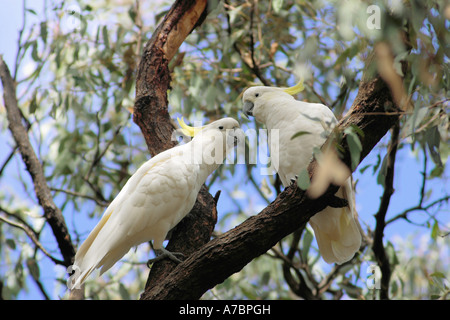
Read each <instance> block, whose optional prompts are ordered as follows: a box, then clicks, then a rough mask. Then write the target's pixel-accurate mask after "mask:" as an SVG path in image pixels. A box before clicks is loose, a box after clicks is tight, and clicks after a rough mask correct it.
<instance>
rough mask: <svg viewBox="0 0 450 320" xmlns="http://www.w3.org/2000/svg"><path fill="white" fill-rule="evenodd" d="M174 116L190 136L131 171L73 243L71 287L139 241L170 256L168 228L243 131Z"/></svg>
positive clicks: (231, 124) (230, 123)
mask: <svg viewBox="0 0 450 320" xmlns="http://www.w3.org/2000/svg"><path fill="white" fill-rule="evenodd" d="M179 122H180V125H181V128H182V131H183V133H184V134H185V135H189V136H193V139H192V140H191V141H190V142H188V143H186V144H182V145H179V146H176V147H173V148H171V149H168V150H166V151H164V152H161V153H159V154H158V155H156V156H154V157H153V158H151V159H150V160H148V161H147V162H145V163H144V164H143V165H142V166H141V167H140V168H139V169H138V170H137V171H136V172H135V173H134V174H133V175H132V176H131V177H130V179H129V180H128V181H127V183H126V184H125V186H124V187H123V188H122V190H121V191H120V193H119V194H118V195H117V196H116V198H115V199H114V200H113V201H112V202H111V204H110V205H109V206H108V208H107V209H106V210H105V212H104V214H103V216H102V218H101V220H100V221H99V223H98V224H97V226H96V227H95V228H94V229H93V230H92V232H91V233H90V234H89V236H88V237H87V239H86V240H85V241H84V242H83V244H82V245H81V246H80V248H79V249H78V251H77V253H76V255H75V262H74V265H73V267H72V270H73V271H74V272H75V273H74V275H72V276H71V279H70V280H71V283H68V285H69V288H70V289H72V288H75V289H77V288H79V287H80V285H81V284H82V283H83V282H84V281H85V280H86V278H87V277H88V276H89V275H90V274H91V273H92V272H93V271H94V270H95V269H97V268H101V273H104V272H105V271H106V270H108V269H109V268H111V267H112V266H113V265H114V264H115V263H116V262H117V261H118V260H119V259H121V258H122V257H123V256H124V255H125V254H126V253H127V252H128V251H129V250H130V248H132V247H134V246H137V245H139V244H141V243H143V242H148V241H151V240H153V248H154V249H155V250H156V251H157V252H158V251H159V252H163V253H164V254H168V256H169V257H171V258H172V259H174V258H175V257H174V256H173V255H171V253H170V252H168V251H167V250H165V249H164V248H163V241H164V240H165V239H166V236H167V233H168V232H169V231H170V230H171V229H172V228H173V227H175V226H176V225H177V224H178V223H179V222H180V221H181V219H183V218H184V217H185V216H186V215H187V214H188V213H189V211H191V209H192V207H193V206H194V204H195V201H196V199H197V194H198V192H199V190H200V188H201V186H202V185H203V184H204V183H205V180H206V178H207V177H208V176H209V175H210V174H211V173H212V172H213V171H214V170H216V169H217V168H218V167H219V165H220V164H221V163H222V162H223V160H224V158H225V156H226V153H227V151H229V150H231V149H232V148H233V147H234V146H235V145H236V142H237V139H239V138H240V137H242V136H243V135H242V134H240V133H239V131H240V129H239V123H238V122H237V121H236V120H235V119H233V118H224V119H220V120H217V121H214V122H212V123H210V124H208V125H205V126H202V127H190V126H187V125H186V124H185V123H184V121H183V120H181V121H180V120H179ZM174 260H176V259H174Z"/></svg>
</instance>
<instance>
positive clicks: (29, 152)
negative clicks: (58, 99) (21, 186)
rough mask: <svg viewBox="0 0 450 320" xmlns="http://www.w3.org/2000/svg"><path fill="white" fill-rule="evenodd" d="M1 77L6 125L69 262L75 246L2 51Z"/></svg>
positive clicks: (63, 254)
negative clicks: (44, 169)
mask: <svg viewBox="0 0 450 320" xmlns="http://www.w3.org/2000/svg"><path fill="white" fill-rule="evenodd" d="M0 77H1V80H2V84H3V98H4V101H5V107H6V112H7V118H8V127H9V129H10V131H11V133H12V135H13V137H14V140H15V142H16V144H17V146H18V147H19V152H20V154H21V156H22V159H23V162H24V163H25V165H26V167H27V170H28V172H29V173H30V175H31V178H32V179H33V183H34V191H35V193H36V197H37V198H38V201H39V204H40V205H41V207H42V208H43V210H44V217H45V219H46V220H47V222H48V223H49V225H50V227H51V228H52V231H53V235H54V236H55V238H56V241H57V242H58V246H59V249H60V251H61V255H62V256H63V258H64V265H66V266H69V265H71V264H72V260H73V257H74V256H75V248H74V247H73V244H72V240H71V238H70V234H69V231H68V229H67V226H66V223H65V221H64V217H63V215H62V213H61V210H60V209H59V208H58V207H57V206H56V205H55V203H54V202H53V198H52V195H51V192H50V189H49V188H48V186H47V181H46V179H45V176H44V171H43V169H42V166H41V163H40V162H39V159H38V158H37V156H36V153H35V152H34V150H33V147H32V145H31V143H30V140H29V139H28V134H27V130H26V128H25V126H24V125H23V124H22V116H21V113H20V109H19V107H18V105H17V98H16V87H15V83H14V80H13V79H12V77H11V74H10V72H9V69H8V66H7V65H6V63H5V62H4V61H3V57H2V56H1V55H0Z"/></svg>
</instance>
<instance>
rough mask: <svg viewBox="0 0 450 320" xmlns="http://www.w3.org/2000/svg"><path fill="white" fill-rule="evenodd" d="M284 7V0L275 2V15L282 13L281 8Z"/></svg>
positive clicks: (273, 3) (273, 4) (275, 0)
mask: <svg viewBox="0 0 450 320" xmlns="http://www.w3.org/2000/svg"><path fill="white" fill-rule="evenodd" d="M282 7H283V0H273V1H272V8H273V11H274V12H275V13H277V14H278V13H280V11H281V8H282Z"/></svg>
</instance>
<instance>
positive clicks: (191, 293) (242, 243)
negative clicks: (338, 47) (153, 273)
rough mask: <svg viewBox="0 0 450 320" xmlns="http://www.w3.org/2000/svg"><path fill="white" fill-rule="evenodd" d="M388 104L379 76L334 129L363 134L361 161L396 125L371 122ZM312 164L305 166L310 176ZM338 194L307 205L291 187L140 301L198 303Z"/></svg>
mask: <svg viewBox="0 0 450 320" xmlns="http://www.w3.org/2000/svg"><path fill="white" fill-rule="evenodd" d="M386 104H389V105H391V106H392V108H393V109H392V110H394V109H395V107H394V104H393V103H392V96H391V94H390V90H389V88H388V87H387V85H386V83H385V82H384V81H383V80H382V79H381V78H380V77H378V76H376V77H374V78H373V79H371V80H365V81H362V82H361V85H360V87H359V91H358V95H357V97H356V99H355V102H354V104H353V107H352V109H351V110H350V112H349V114H348V116H347V117H345V119H343V120H342V121H341V122H340V124H339V129H342V130H344V129H345V128H346V127H348V126H350V125H352V124H353V125H356V126H358V127H359V128H360V129H361V130H363V132H364V136H365V138H364V139H363V141H362V144H363V150H362V152H361V161H362V159H364V157H365V156H367V154H369V152H370V151H371V150H372V149H373V147H374V146H375V145H376V144H377V143H378V141H379V140H380V139H381V138H382V137H383V136H384V135H385V134H386V132H387V131H388V130H389V128H390V127H392V125H393V124H395V122H396V121H398V118H399V115H398V113H395V114H391V115H380V116H374V115H373V113H374V112H376V113H378V112H379V111H380V110H382V112H384V106H385V105H386ZM341 146H342V147H343V148H344V150H345V154H344V162H345V164H346V165H347V166H348V167H350V163H351V161H350V154H349V151H348V146H347V145H346V143H345V139H343V140H342V144H341ZM315 168H316V162H312V163H311V164H310V166H309V170H310V173H311V175H312V176H313V175H314V170H315ZM336 191H337V187H336V186H330V187H329V189H328V190H327V192H326V193H325V194H324V195H323V196H322V197H320V198H318V199H315V200H312V199H309V198H308V197H307V196H306V195H305V192H303V191H302V190H300V189H298V188H295V187H294V186H290V187H288V188H287V189H285V190H284V191H283V192H282V193H281V194H280V195H279V196H278V197H277V198H276V199H275V200H274V201H273V202H272V203H271V204H270V205H269V206H268V207H266V208H265V209H264V210H263V211H261V212H260V213H259V214H258V215H256V216H253V217H251V218H249V219H247V220H246V221H245V222H243V223H242V224H241V225H239V226H237V227H236V228H234V229H232V230H230V231H228V232H226V233H224V234H223V235H221V236H220V237H218V238H216V239H214V240H212V241H210V242H209V243H207V244H206V245H204V246H203V247H201V248H200V249H199V250H197V251H196V252H195V253H194V254H192V255H191V256H190V257H189V258H188V259H187V260H186V261H184V262H183V263H181V264H179V265H178V266H177V268H176V269H175V270H173V272H172V273H170V275H169V276H168V277H166V278H165V279H164V280H163V281H162V282H159V283H158V284H157V285H156V286H154V287H153V288H151V289H150V290H146V292H145V293H144V294H143V295H142V297H141V298H142V299H164V300H166V299H198V298H200V297H201V296H202V295H203V293H204V292H206V290H208V289H210V288H212V287H214V286H215V285H217V284H219V283H221V282H223V281H224V280H225V279H226V278H228V277H229V276H231V275H232V274H233V273H235V272H238V271H239V270H241V269H242V268H243V267H244V266H245V265H246V264H248V263H249V262H250V261H252V260H253V259H254V258H256V257H258V256H260V255H261V254H263V253H265V252H267V251H268V250H269V249H270V248H271V247H273V246H274V245H275V244H276V243H277V242H278V241H280V240H281V239H283V238H284V237H285V236H287V235H289V234H290V233H292V232H294V231H295V230H297V229H299V228H300V227H304V225H305V224H306V223H307V222H308V220H309V219H310V218H311V217H312V216H313V215H314V214H315V213H317V212H319V211H321V210H323V209H324V208H325V207H326V206H327V205H328V203H329V202H330V201H333V198H332V195H333V194H334V193H335V192H336Z"/></svg>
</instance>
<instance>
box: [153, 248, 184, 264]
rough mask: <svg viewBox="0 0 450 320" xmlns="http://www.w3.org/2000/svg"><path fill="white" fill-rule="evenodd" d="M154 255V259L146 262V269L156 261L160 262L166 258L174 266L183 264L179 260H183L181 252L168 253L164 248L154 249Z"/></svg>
mask: <svg viewBox="0 0 450 320" xmlns="http://www.w3.org/2000/svg"><path fill="white" fill-rule="evenodd" d="M155 253H156V258H153V259H150V260H148V261H147V267H149V268H150V265H151V264H152V263H155V262H157V261H160V260H163V259H166V258H169V259H170V260H172V261H173V262H175V263H176V264H179V263H181V262H183V261H182V260H180V259H184V254H182V253H181V252H170V251H169V250H167V249H165V248H161V249H155Z"/></svg>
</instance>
